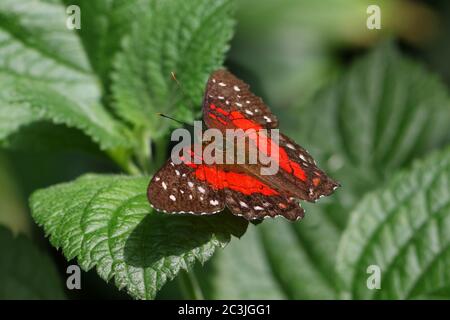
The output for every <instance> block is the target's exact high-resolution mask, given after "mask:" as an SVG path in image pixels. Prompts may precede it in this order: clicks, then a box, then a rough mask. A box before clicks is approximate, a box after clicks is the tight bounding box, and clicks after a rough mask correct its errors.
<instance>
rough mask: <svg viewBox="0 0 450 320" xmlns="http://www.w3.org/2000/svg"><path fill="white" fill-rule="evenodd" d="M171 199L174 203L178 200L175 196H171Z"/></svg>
mask: <svg viewBox="0 0 450 320" xmlns="http://www.w3.org/2000/svg"><path fill="white" fill-rule="evenodd" d="M169 198H170V200H172V201H175V200H177V198H175V196H174V195H173V194H171V195H170V196H169Z"/></svg>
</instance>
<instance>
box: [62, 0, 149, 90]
mask: <svg viewBox="0 0 450 320" xmlns="http://www.w3.org/2000/svg"><path fill="white" fill-rule="evenodd" d="M149 1H150V0H96V1H91V0H64V3H65V4H66V5H67V6H69V5H77V6H79V7H80V11H81V13H82V25H81V29H80V30H79V34H80V37H81V40H82V42H83V45H84V48H85V50H86V53H87V55H88V58H89V61H90V63H91V65H92V67H93V69H94V70H95V71H96V73H97V74H98V75H100V77H101V78H102V80H103V82H104V83H108V82H109V80H110V79H109V76H110V72H111V68H112V61H113V58H114V56H115V54H116V53H117V52H118V51H119V50H120V43H121V40H122V38H123V36H124V35H126V34H128V33H129V31H130V29H131V25H132V23H130V21H133V19H135V17H136V16H137V15H139V14H141V13H142V12H143V11H145V10H146V8H148V5H149Z"/></svg>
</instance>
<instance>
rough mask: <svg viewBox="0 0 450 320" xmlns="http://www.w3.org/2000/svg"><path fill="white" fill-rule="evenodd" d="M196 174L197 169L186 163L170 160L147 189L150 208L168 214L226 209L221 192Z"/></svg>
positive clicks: (213, 211) (205, 212) (201, 212)
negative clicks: (176, 162)
mask: <svg viewBox="0 0 450 320" xmlns="http://www.w3.org/2000/svg"><path fill="white" fill-rule="evenodd" d="M200 170H201V169H200ZM197 172H198V171H197ZM211 172H212V173H211ZM213 172H214V171H210V172H208V174H209V175H211V174H214V173H213ZM195 173H196V170H195V169H193V168H191V167H190V166H188V165H187V164H186V163H184V162H182V163H180V164H175V163H173V162H172V160H170V159H169V160H168V161H167V162H166V164H165V165H164V166H163V167H162V168H161V169H160V170H159V171H158V172H157V173H156V174H155V175H154V176H153V178H152V180H151V181H150V184H149V186H148V191H147V196H148V199H149V201H150V203H151V204H152V206H153V207H154V208H155V209H157V210H159V211H165V212H169V213H193V214H213V213H216V212H218V211H222V210H223V209H224V206H225V203H224V200H223V199H224V196H223V191H222V190H216V189H215V188H214V187H213V186H212V185H211V184H209V183H208V182H206V181H202V180H200V179H198V178H197V177H196V175H195Z"/></svg>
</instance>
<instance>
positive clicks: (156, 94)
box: [113, 0, 233, 136]
mask: <svg viewBox="0 0 450 320" xmlns="http://www.w3.org/2000/svg"><path fill="white" fill-rule="evenodd" d="M232 4H233V1H231V0H217V1H209V0H193V1H176V0H165V1H152V2H151V6H150V7H149V8H147V9H146V10H145V13H146V14H142V15H139V16H137V17H136V21H135V24H134V26H133V30H132V32H131V35H130V37H128V38H126V39H125V41H124V45H123V52H121V53H120V54H118V56H117V60H116V61H115V66H116V72H115V73H114V75H113V79H114V82H113V96H114V98H115V101H116V103H115V107H116V109H117V112H118V114H119V115H120V116H121V117H122V118H124V119H126V120H128V121H129V122H130V123H132V124H134V125H136V126H138V127H145V128H149V130H151V132H152V134H153V135H154V136H155V135H162V134H164V133H165V132H166V131H167V128H168V122H167V121H161V120H160V119H159V118H158V117H157V116H156V112H164V113H168V114H171V115H174V116H177V115H178V116H179V117H182V118H183V119H184V118H186V117H189V116H190V117H192V111H193V108H194V107H195V108H197V110H198V107H199V106H200V105H201V97H202V95H203V91H204V87H205V83H206V80H207V77H208V75H209V73H211V72H212V71H213V70H214V69H217V68H218V67H220V66H221V64H222V62H223V59H224V54H225V52H226V50H227V49H228V41H229V40H230V38H231V36H232V34H233V19H232V18H231V11H232V7H233V6H232ZM171 72H175V73H176V76H177V78H178V81H179V82H180V83H181V88H182V89H180V88H178V87H177V84H176V82H175V81H174V80H173V79H172V78H171ZM180 90H182V91H183V94H181V92H180ZM191 101H193V102H194V103H195V105H194V106H192V105H191V104H192V103H191ZM189 105H191V106H190V107H189V108H188V107H187V106H189Z"/></svg>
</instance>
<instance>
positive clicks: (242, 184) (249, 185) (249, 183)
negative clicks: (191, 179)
mask: <svg viewBox="0 0 450 320" xmlns="http://www.w3.org/2000/svg"><path fill="white" fill-rule="evenodd" d="M185 163H186V165H188V166H190V167H191V168H194V169H195V172H194V175H195V177H196V178H197V179H199V180H200V181H206V182H208V183H209V184H210V185H212V186H213V187H214V188H215V189H217V190H219V189H223V188H228V189H231V190H234V191H237V192H239V193H242V194H246V195H250V194H254V193H261V194H263V195H265V196H272V195H277V194H278V192H277V191H276V190H273V189H272V188H270V187H269V186H268V185H266V184H264V183H263V182H261V181H259V180H258V179H256V178H253V177H252V176H249V175H247V174H244V173H237V172H229V171H224V170H220V169H217V168H216V167H213V166H208V165H198V164H194V163H187V162H185Z"/></svg>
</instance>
